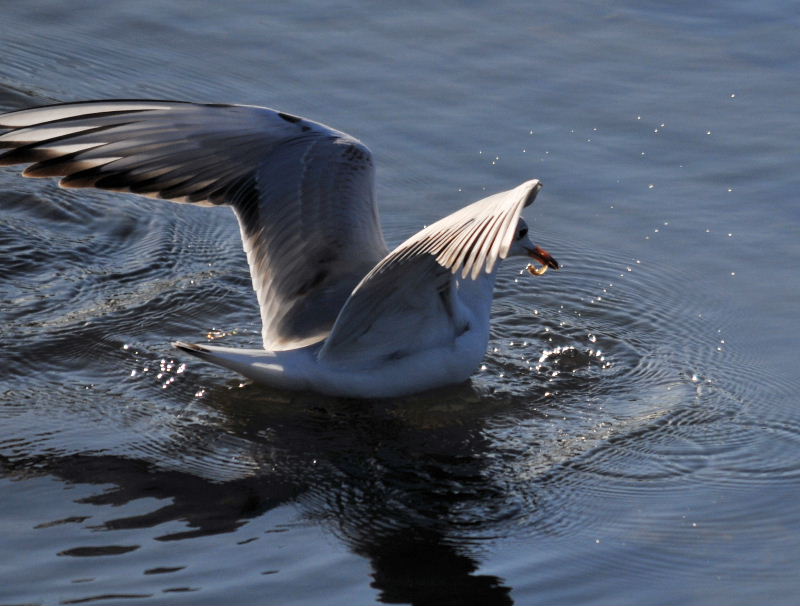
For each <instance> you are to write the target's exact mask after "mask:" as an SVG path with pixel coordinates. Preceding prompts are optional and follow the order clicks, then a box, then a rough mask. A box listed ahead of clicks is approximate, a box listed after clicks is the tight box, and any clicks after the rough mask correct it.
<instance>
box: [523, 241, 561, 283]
mask: <svg viewBox="0 0 800 606" xmlns="http://www.w3.org/2000/svg"><path fill="white" fill-rule="evenodd" d="M528 256H529V257H530V258H531V259H535V260H536V261H538V262H539V263H541V264H542V266H541V267H537V266H536V265H534V264H533V263H529V264H528V266H527V267H526V269H527V270H528V271H529V272H530V273H531V275H534V276H541V275H543V274H544V273H545V272H546V271H547V270H548V269H549V268H553V269H559V265H558V261H556V260H555V259H554V258H553V256H552V255H551V254H550V253H549V252H547V251H546V250H545V249H544V248H542V247H540V246H535V247H534V248H533V249H532V250H531V249H528Z"/></svg>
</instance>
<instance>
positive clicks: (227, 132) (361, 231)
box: [0, 100, 387, 349]
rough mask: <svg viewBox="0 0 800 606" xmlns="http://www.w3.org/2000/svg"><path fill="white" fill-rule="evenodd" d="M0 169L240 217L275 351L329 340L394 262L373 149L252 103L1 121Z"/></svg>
mask: <svg viewBox="0 0 800 606" xmlns="http://www.w3.org/2000/svg"><path fill="white" fill-rule="evenodd" d="M0 128H2V129H9V132H6V133H4V134H2V135H0V149H2V148H6V149H8V151H5V152H4V153H2V154H0V165H12V164H29V166H28V167H27V168H26V169H25V171H24V172H23V175H25V176H26V177H61V181H60V185H61V186H62V187H97V188H100V189H108V190H112V191H121V192H131V193H135V194H141V195H144V196H148V197H151V198H163V199H167V200H172V201H174V202H189V203H195V204H200V205H227V206H231V207H232V208H233V211H234V212H235V214H236V216H237V218H238V219H239V226H240V228H241V233H242V240H243V244H244V249H245V251H246V252H247V258H248V261H249V264H250V272H251V276H252V278H253V288H254V289H255V291H256V293H257V295H258V301H259V304H260V307H261V319H262V322H263V337H264V346H265V348H267V349H290V348H294V347H299V346H302V345H306V344H309V343H313V342H315V341H318V340H320V339H322V338H324V337H325V336H326V335H327V334H328V332H329V331H330V329H331V326H332V325H333V322H334V320H335V318H336V316H337V314H338V312H339V310H340V309H341V307H342V305H343V304H344V302H345V301H346V299H347V297H348V296H349V295H350V293H351V292H352V290H353V288H354V287H355V286H356V285H357V284H358V282H359V281H360V280H361V278H363V277H364V275H365V274H366V273H367V272H368V271H369V270H370V269H371V268H372V267H373V266H374V265H375V264H376V263H377V262H378V261H379V260H380V259H381V258H382V257H383V256H384V255H385V254H386V252H387V249H386V245H385V244H384V241H383V236H382V234H381V230H380V225H379V221H378V213H377V209H376V206H375V200H374V193H373V181H374V169H373V164H372V157H371V155H370V152H369V150H368V149H367V148H366V147H365V146H364V145H363V144H361V143H360V142H359V141H358V140H356V139H354V138H352V137H350V136H349V135H347V134H345V133H342V132H339V131H336V130H333V129H331V128H328V127H327V126H324V125H321V124H317V123H315V122H311V121H309V120H306V119H304V118H299V117H297V116H292V115H289V114H285V113H281V112H277V111H274V110H271V109H267V108H263V107H254V106H243V105H201V104H195V103H183V102H175V101H124V100H121V101H90V102H84V103H65V104H59V105H51V106H45V107H38V108H34V109H27V110H22V111H17V112H12V113H8V114H5V115H0Z"/></svg>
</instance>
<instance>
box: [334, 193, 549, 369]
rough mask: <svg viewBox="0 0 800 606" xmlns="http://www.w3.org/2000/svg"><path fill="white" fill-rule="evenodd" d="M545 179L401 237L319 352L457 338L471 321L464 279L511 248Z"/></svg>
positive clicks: (380, 352) (348, 355)
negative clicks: (465, 305) (461, 296)
mask: <svg viewBox="0 0 800 606" xmlns="http://www.w3.org/2000/svg"><path fill="white" fill-rule="evenodd" d="M541 187H542V186H541V184H540V183H539V181H538V180H536V179H533V180H531V181H527V182H525V183H523V184H522V185H519V186H518V187H516V188H514V189H512V190H509V191H506V192H501V193H499V194H495V195H493V196H490V197H488V198H484V199H483V200H480V201H478V202H475V203H474V204H471V205H469V206H467V207H465V208H462V209H461V210H459V211H456V212H455V213H453V214H451V215H448V216H447V217H445V218H443V219H441V220H439V221H437V222H436V223H434V224H433V225H430V226H429V227H426V228H425V229H423V230H422V231H420V232H418V233H417V234H415V235H413V236H412V237H410V238H409V239H408V240H406V241H405V242H403V243H402V244H400V246H398V247H397V248H395V249H394V250H393V251H392V252H391V253H390V254H389V255H387V256H386V257H385V258H384V259H383V260H382V261H381V262H380V263H379V264H378V265H376V266H375V268H374V269H373V270H372V271H370V273H369V274H367V275H366V276H365V277H364V279H363V280H362V281H361V282H360V283H359V285H358V286H357V287H356V289H355V291H353V294H352V295H351V296H350V298H349V299H348V300H347V303H345V306H344V307H343V308H342V311H341V312H340V313H339V317H338V318H337V319H336V324H334V327H333V330H332V331H331V334H330V336H329V337H328V339H327V340H326V341H325V344H324V345H323V347H322V349H321V350H320V353H319V358H320V360H323V361H326V362H328V363H330V364H354V365H357V364H359V363H364V364H366V363H369V362H370V361H378V360H380V359H381V358H382V357H385V358H391V357H395V358H396V357H400V356H404V355H406V354H408V353H412V352H414V351H421V350H425V349H428V348H432V347H437V346H442V345H447V344H452V342H453V340H454V339H455V338H456V337H457V336H458V335H459V334H461V333H463V332H464V330H466V329H467V328H468V326H466V325H465V317H466V316H465V314H464V313H463V308H462V305H463V304H462V303H461V302H460V301H459V300H458V296H459V289H460V287H459V283H463V282H465V281H467V280H473V281H474V280H475V279H476V278H477V277H478V276H479V275H480V274H481V272H485V273H487V274H488V273H492V272H493V271H494V268H495V265H496V264H497V262H498V260H500V259H504V258H505V257H506V256H507V255H508V251H509V248H510V247H511V244H512V242H513V240H514V236H515V234H516V227H517V223H518V220H519V216H520V213H521V212H522V209H523V208H524V207H525V206H528V205H530V204H531V203H532V202H533V200H534V198H535V197H536V194H537V193H538V192H539V190H540V189H541ZM471 290H473V291H474V289H471ZM485 296H487V297H491V290H489V291H488V292H486V293H485Z"/></svg>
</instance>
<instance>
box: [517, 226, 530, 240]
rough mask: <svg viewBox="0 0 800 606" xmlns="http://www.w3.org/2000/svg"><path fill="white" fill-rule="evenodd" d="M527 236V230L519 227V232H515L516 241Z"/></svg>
mask: <svg viewBox="0 0 800 606" xmlns="http://www.w3.org/2000/svg"><path fill="white" fill-rule="evenodd" d="M527 235H528V228H527V227H520V228H519V231H518V232H517V240H522V238H524V237H525V236H527Z"/></svg>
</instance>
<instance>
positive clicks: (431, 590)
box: [0, 387, 511, 604]
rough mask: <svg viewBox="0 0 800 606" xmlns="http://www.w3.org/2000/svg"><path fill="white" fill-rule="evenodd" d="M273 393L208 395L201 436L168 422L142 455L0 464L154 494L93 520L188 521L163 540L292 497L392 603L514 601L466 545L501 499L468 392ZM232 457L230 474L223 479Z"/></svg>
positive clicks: (149, 524)
mask: <svg viewBox="0 0 800 606" xmlns="http://www.w3.org/2000/svg"><path fill="white" fill-rule="evenodd" d="M268 395H269V394H266V392H265V391H264V390H262V389H261V388H258V387H252V388H250V387H248V388H245V389H241V390H229V389H225V388H221V389H219V390H217V391H212V392H209V393H208V394H207V397H206V398H205V405H207V406H211V407H213V408H215V409H216V413H217V414H216V416H215V419H216V420H215V421H214V423H213V424H212V425H211V426H206V427H204V429H203V431H198V430H197V426H196V425H194V424H189V425H186V424H181V423H178V422H177V421H176V423H175V427H174V431H172V432H171V435H170V439H169V440H164V439H163V435H164V434H162V438H161V442H159V443H158V444H153V443H148V444H147V448H146V449H143V452H144V451H146V452H147V453H148V454H147V455H146V456H145V455H144V454H143V453H139V456H137V454H136V453H129V454H124V455H123V454H121V455H92V454H74V455H66V456H60V457H54V458H50V457H45V456H40V457H34V456H31V457H29V458H24V457H22V458H18V457H15V458H14V459H13V460H10V459H5V460H0V469H4V471H5V474H6V475H10V476H15V475H23V474H28V473H30V472H31V470H33V469H36V470H38V472H41V471H44V472H45V473H48V474H52V475H54V476H57V477H59V478H61V479H63V480H65V481H68V482H70V483H85V484H109V485H110V487H108V488H107V489H105V490H104V491H103V492H102V493H99V494H96V495H93V496H90V497H86V498H84V499H83V500H82V502H84V503H88V504H96V505H106V504H110V505H124V504H127V503H129V502H132V501H135V500H137V499H141V498H142V497H152V498H156V499H160V500H163V503H164V504H163V505H162V506H161V507H159V508H158V509H155V510H153V511H149V512H147V513H145V514H141V515H131V516H126V517H118V518H116V519H111V520H106V521H105V522H103V523H102V525H101V526H100V527H94V529H99V530H103V529H108V530H115V529H121V528H128V529H130V528H154V527H157V526H159V525H161V524H164V523H165V522H171V521H181V522H182V523H183V527H184V529H183V530H181V531H178V532H175V531H174V525H169V526H170V529H171V532H170V533H168V534H163V535H161V536H158V537H157V539H158V540H162V541H173V540H184V539H190V538H193V537H198V536H203V535H210V534H215V533H225V532H232V531H234V530H236V529H237V528H239V527H240V526H242V525H244V524H246V523H247V522H248V521H249V520H253V519H255V518H257V517H259V516H261V515H262V514H265V513H266V512H268V511H270V510H271V509H273V508H275V507H277V506H279V505H281V504H285V503H300V505H301V507H302V508H303V510H304V512H305V513H306V514H307V516H308V517H309V519H312V520H320V523H323V524H326V525H327V526H328V527H329V528H330V529H331V530H332V531H333V532H334V534H335V535H336V536H338V537H340V538H341V540H343V541H345V542H346V543H347V544H348V546H349V547H350V548H351V549H352V550H353V551H354V552H355V553H357V554H360V555H362V556H364V557H366V558H368V559H369V561H370V562H371V565H372V568H373V575H372V576H373V582H372V586H373V587H374V588H376V589H377V590H378V591H379V594H380V597H381V599H382V600H383V601H385V602H387V603H414V604H423V603H456V602H457V603H463V604H467V603H481V604H510V603H511V599H510V596H509V592H510V589H509V588H508V587H505V586H504V585H503V580H502V579H500V578H498V577H495V576H490V575H481V574H476V571H477V570H478V568H479V561H478V558H479V556H476V555H475V554H474V553H471V552H470V549H469V548H468V547H466V546H465V545H468V544H469V542H464V541H462V540H461V539H463V536H466V535H467V534H468V533H469V532H475V531H477V532H481V531H483V530H485V529H482V528H481V527H480V526H481V511H485V508H484V505H486V502H489V501H491V500H492V499H495V498H497V497H498V495H497V494H496V491H497V489H496V488H494V489H493V488H491V486H490V483H488V482H487V481H486V478H485V476H484V470H483V469H482V465H481V463H480V461H481V460H482V457H481V456H479V455H480V454H481V452H483V451H484V450H485V449H486V448H487V444H486V443H485V438H484V436H483V434H482V432H481V428H482V423H483V420H484V419H485V417H486V415H487V414H489V413H490V411H489V410H488V409H487V408H486V405H485V404H481V401H480V399H479V398H478V397H477V396H476V394H475V393H474V392H473V391H472V390H471V388H469V387H464V388H463V389H461V390H458V391H457V392H456V393H455V394H453V393H452V392H450V393H449V394H448V395H445V394H439V395H436V394H434V395H431V396H427V397H426V398H427V399H425V398H423V399H420V400H418V401H406V402H403V403H365V402H356V401H335V400H320V399H318V398H316V397H314V396H306V397H303V396H296V397H295V396H292V397H286V399H284V400H279V399H278V400H275V399H273V400H270V399H269V397H265V396H268ZM179 417H180V414H176V415H175V419H176V420H177V419H179ZM454 419H458V421H454ZM187 452H191V459H192V460H193V461H194V463H193V465H192V466H190V467H187V466H186V465H185V464H184V462H183V461H184V460H185V459H186V453H187ZM203 453H205V456H203ZM154 454H157V456H154ZM230 461H235V462H236V464H235V465H231V466H230V472H231V473H230V475H231V476H232V477H230V478H228V479H220V478H224V477H225V474H226V469H225V468H226V465H228V463H229V462H230ZM204 466H205V467H204ZM205 472H207V473H205Z"/></svg>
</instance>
